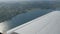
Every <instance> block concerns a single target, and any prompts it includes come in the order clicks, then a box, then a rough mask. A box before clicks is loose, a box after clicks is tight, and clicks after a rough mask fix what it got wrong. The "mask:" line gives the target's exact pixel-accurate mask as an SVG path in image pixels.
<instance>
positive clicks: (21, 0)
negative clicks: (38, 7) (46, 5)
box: [0, 0, 56, 2]
mask: <svg viewBox="0 0 60 34" xmlns="http://www.w3.org/2000/svg"><path fill="white" fill-rule="evenodd" d="M0 1H1V2H3V1H32V0H0ZM33 1H34V0H33ZM35 1H37V0H35ZM39 1H56V0H39Z"/></svg>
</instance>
